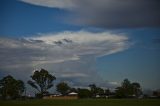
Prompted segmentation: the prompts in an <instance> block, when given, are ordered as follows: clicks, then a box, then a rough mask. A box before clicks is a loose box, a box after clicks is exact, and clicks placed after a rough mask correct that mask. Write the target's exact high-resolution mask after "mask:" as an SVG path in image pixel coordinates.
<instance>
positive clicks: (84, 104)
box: [0, 99, 160, 106]
mask: <svg viewBox="0 0 160 106" xmlns="http://www.w3.org/2000/svg"><path fill="white" fill-rule="evenodd" d="M0 106H160V99H139V100H138V99H109V100H105V99H99V100H97V99H81V100H25V101H18V100H17V101H0Z"/></svg>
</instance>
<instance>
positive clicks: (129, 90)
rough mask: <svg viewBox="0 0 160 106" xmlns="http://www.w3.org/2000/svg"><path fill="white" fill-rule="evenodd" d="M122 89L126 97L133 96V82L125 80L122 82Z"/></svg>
mask: <svg viewBox="0 0 160 106" xmlns="http://www.w3.org/2000/svg"><path fill="white" fill-rule="evenodd" d="M122 89H123V92H124V95H125V97H128V96H131V95H133V87H132V84H131V82H130V81H129V80H128V79H124V80H123V82H122Z"/></svg>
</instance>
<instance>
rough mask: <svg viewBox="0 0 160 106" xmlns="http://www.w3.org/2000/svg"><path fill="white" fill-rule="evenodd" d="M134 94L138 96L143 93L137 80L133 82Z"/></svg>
mask: <svg viewBox="0 0 160 106" xmlns="http://www.w3.org/2000/svg"><path fill="white" fill-rule="evenodd" d="M132 87H133V94H134V95H135V96H136V97H138V96H140V95H141V94H142V90H141V85H140V84H139V83H137V82H134V83H132Z"/></svg>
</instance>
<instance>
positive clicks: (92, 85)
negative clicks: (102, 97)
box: [89, 84, 98, 97]
mask: <svg viewBox="0 0 160 106" xmlns="http://www.w3.org/2000/svg"><path fill="white" fill-rule="evenodd" d="M89 87H90V89H91V94H92V97H96V95H97V93H98V90H97V86H96V85H95V84H90V85H89Z"/></svg>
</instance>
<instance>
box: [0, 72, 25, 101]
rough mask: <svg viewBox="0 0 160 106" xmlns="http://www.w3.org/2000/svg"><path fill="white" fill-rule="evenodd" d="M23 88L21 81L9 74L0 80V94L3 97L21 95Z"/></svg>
mask: <svg viewBox="0 0 160 106" xmlns="http://www.w3.org/2000/svg"><path fill="white" fill-rule="evenodd" d="M24 90H25V85H24V83H23V81H21V80H16V79H14V78H13V77H12V76H10V75H8V76H6V77H4V78H3V79H1V80H0V94H1V95H2V98H3V99H16V98H18V97H20V96H21V95H22V93H23V92H24Z"/></svg>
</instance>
